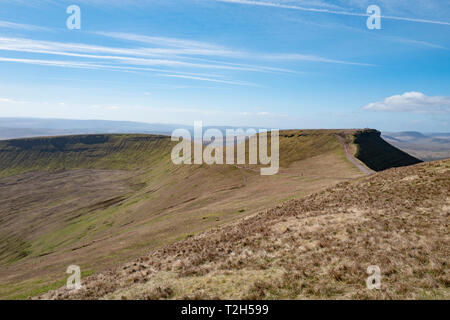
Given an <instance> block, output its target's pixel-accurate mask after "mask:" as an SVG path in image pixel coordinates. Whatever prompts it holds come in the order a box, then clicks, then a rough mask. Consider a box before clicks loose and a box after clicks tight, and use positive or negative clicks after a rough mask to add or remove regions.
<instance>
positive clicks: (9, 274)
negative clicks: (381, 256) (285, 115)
mask: <svg viewBox="0 0 450 320" xmlns="http://www.w3.org/2000/svg"><path fill="white" fill-rule="evenodd" d="M354 133H355V130H293V131H283V132H281V133H280V162H281V165H282V167H281V168H280V172H279V174H277V175H275V176H261V175H260V173H259V165H258V166H246V165H236V166H230V165H213V166H208V165H183V166H176V165H174V164H173V163H172V162H171V160H170V152H171V148H172V146H173V145H174V143H172V142H171V141H170V138H169V137H166V136H146V135H91V136H68V137H56V138H34V139H20V140H10V141H2V142H0V176H3V177H4V178H3V179H0V239H1V244H0V283H1V284H0V298H1V297H3V298H5V297H7V298H26V297H27V296H28V295H32V294H37V293H39V292H44V291H47V290H48V289H49V288H56V287H58V286H60V285H61V281H62V280H63V279H64V278H65V277H66V274H65V269H66V267H67V266H68V265H70V264H77V265H80V266H81V267H82V270H84V271H85V272H87V273H90V272H94V271H100V270H102V269H104V268H106V267H111V266H113V265H115V264H117V263H119V262H121V261H127V260H130V259H132V258H133V257H136V256H137V255H140V254H143V253H144V252H145V251H147V250H155V249H157V248H160V247H161V246H164V245H167V244H170V243H173V242H175V241H178V240H181V239H184V238H186V237H191V236H192V235H194V234H196V233H199V232H202V231H205V230H208V229H210V228H211V227H216V226H219V225H221V224H224V223H228V222H231V221H233V220H236V219H239V218H241V217H244V216H247V215H251V214H253V213H255V212H258V211H260V210H263V209H264V208H267V207H270V206H273V205H274V204H277V203H281V202H283V201H286V200H288V199H293V198H301V197H304V196H305V195H308V194H311V193H313V192H317V191H319V190H322V189H324V188H326V187H329V186H332V185H335V184H336V183H339V182H342V181H347V180H350V179H353V178H357V177H360V176H362V175H364V174H363V173H361V172H360V171H359V170H358V168H356V167H355V166H354V165H353V164H352V163H350V162H349V161H348V160H347V158H346V156H345V153H344V150H343V147H342V145H341V143H340V141H339V139H338V135H340V136H342V137H344V138H345V140H346V141H347V143H348V145H349V146H350V147H352V148H353V149H356V147H355V146H354V145H353V144H352V141H353V137H354ZM353 149H352V150H353Z"/></svg>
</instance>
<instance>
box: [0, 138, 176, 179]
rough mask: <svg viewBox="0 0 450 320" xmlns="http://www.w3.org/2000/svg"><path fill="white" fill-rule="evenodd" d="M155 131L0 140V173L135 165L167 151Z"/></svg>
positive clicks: (168, 146)
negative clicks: (132, 133) (142, 133)
mask: <svg viewBox="0 0 450 320" xmlns="http://www.w3.org/2000/svg"><path fill="white" fill-rule="evenodd" d="M171 145H172V143H171V142H170V138H168V137H167V136H159V135H80V136H63V137H49V138H29V139H16V140H7V141H0V177H2V176H10V175H14V174H19V173H25V172H31V171H37V170H46V171H51V170H59V169H79V168H84V169H87V168H96V169H129V170H131V169H138V168H142V167H148V166H149V165H151V164H152V163H153V162H154V161H158V160H160V159H162V158H164V159H166V158H167V156H168V155H170V150H171Z"/></svg>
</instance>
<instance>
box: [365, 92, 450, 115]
mask: <svg viewBox="0 0 450 320" xmlns="http://www.w3.org/2000/svg"><path fill="white" fill-rule="evenodd" d="M363 109H364V110H374V111H391V112H415V113H434V114H439V113H440V114H442V113H450V97H444V96H434V97H430V96H427V95H425V94H423V93H422V92H405V93H404V94H401V95H395V96H391V97H388V98H386V99H384V100H383V101H379V102H373V103H369V104H368V105H366V106H364V107H363Z"/></svg>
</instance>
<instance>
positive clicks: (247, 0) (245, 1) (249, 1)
mask: <svg viewBox="0 0 450 320" xmlns="http://www.w3.org/2000/svg"><path fill="white" fill-rule="evenodd" d="M216 1H218V2H226V3H232V4H242V5H252V6H263V7H273V8H280V9H291V10H298V11H309V12H317V13H329V14H336V15H344V16H357V17H367V16H368V14H367V13H365V12H364V13H358V12H351V11H343V10H331V9H324V8H311V7H302V6H298V5H288V4H283V3H279V2H268V1H267V2H266V1H253V0H216ZM381 18H383V19H389V20H398V21H408V22H419V23H429V24H438V25H447V26H450V22H447V21H439V20H429V19H417V18H408V17H397V16H387V15H382V16H381Z"/></svg>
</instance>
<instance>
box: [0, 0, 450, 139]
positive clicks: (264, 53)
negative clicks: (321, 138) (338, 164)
mask: <svg viewBox="0 0 450 320" xmlns="http://www.w3.org/2000/svg"><path fill="white" fill-rule="evenodd" d="M70 5H77V6H78V7H79V8H80V12H81V16H80V21H81V24H80V29H69V28H68V27H67V20H68V18H69V17H70V16H71V14H69V13H67V11H66V10H67V8H68V7H69V6H70ZM370 5H377V6H379V8H380V10H381V29H373V30H370V29H369V28H368V27H367V19H368V14H367V8H368V7H369V6H370ZM0 117H41V118H65V119H103V120H127V121H140V122H149V123H179V124H187V125H192V124H193V122H194V121H203V123H204V124H206V125H210V126H214V125H217V126H219V125H231V126H245V127H256V128H258V127H260V128H267V127H272V128H274V129H288V128H298V129H307V128H367V127H370V128H375V129H378V130H382V131H407V130H415V131H423V132H448V131H450V130H449V128H450V4H449V2H448V0H335V1H331V0H330V1H325V0H311V1H307V0H292V1H277V0H261V1H260V0H254V1H251V0H173V1H172V0H148V1H145V0H140V1H139V0H137V1H131V0H127V1H125V0H78V1H76V0H71V1H65V0H61V1H57V0H47V1H37V0H0Z"/></svg>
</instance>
